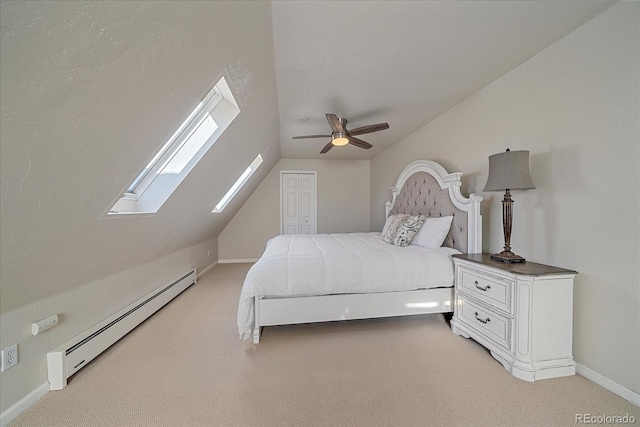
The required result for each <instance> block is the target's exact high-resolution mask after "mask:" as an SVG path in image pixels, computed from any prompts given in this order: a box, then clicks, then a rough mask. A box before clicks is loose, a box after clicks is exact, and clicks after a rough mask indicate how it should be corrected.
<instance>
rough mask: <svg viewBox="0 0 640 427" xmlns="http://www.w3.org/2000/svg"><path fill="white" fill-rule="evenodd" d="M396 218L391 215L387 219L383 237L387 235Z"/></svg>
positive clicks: (383, 228) (382, 233)
mask: <svg viewBox="0 0 640 427" xmlns="http://www.w3.org/2000/svg"><path fill="white" fill-rule="evenodd" d="M395 217H396V216H395V215H389V217H388V218H387V222H385V223H384V227H382V232H381V233H380V234H381V235H382V236H384V235H385V233H386V232H387V230H388V229H389V226H390V225H391V223H392V222H393V218H395Z"/></svg>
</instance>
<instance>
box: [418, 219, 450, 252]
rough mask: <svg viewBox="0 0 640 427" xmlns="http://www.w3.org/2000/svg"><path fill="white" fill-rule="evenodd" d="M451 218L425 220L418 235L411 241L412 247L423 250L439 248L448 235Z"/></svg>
mask: <svg viewBox="0 0 640 427" xmlns="http://www.w3.org/2000/svg"><path fill="white" fill-rule="evenodd" d="M451 221H453V216H442V217H440V218H427V220H426V221H425V222H424V224H422V227H420V230H419V231H418V233H417V234H416V235H415V236H414V238H413V240H411V244H412V245H416V246H422V247H425V248H439V247H440V246H442V243H443V242H444V239H445V238H446V237H447V234H449V229H450V228H451Z"/></svg>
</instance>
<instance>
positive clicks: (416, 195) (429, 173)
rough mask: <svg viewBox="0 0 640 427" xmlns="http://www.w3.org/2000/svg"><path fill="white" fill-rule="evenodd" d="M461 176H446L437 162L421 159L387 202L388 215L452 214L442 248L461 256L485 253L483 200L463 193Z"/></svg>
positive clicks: (401, 178)
mask: <svg viewBox="0 0 640 427" xmlns="http://www.w3.org/2000/svg"><path fill="white" fill-rule="evenodd" d="M461 177H462V173H451V174H450V173H447V171H446V170H445V169H444V168H443V167H442V166H440V165H439V164H438V163H436V162H432V161H429V160H418V161H415V162H413V163H411V164H410V165H408V166H407V167H406V168H404V170H403V171H402V173H400V176H399V177H398V181H397V182H396V185H395V186H394V187H391V193H392V196H393V198H392V200H391V201H390V202H387V203H386V216H389V215H395V214H398V213H405V214H409V215H424V216H426V217H427V218H434V217H441V216H449V215H453V222H452V224H451V229H450V230H449V234H448V235H447V237H446V239H445V241H444V243H443V246H448V247H451V248H454V249H457V250H459V251H460V252H462V253H480V252H482V218H481V216H480V202H481V201H482V197H480V196H478V195H475V194H471V195H470V196H469V197H468V198H467V197H465V196H463V195H462V193H461V192H460V185H461V182H460V178H461Z"/></svg>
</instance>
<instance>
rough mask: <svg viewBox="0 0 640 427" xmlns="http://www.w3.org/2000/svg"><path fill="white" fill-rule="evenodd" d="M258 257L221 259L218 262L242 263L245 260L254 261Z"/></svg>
mask: <svg viewBox="0 0 640 427" xmlns="http://www.w3.org/2000/svg"><path fill="white" fill-rule="evenodd" d="M256 261H258V258H248V259H221V260H219V261H218V262H219V263H220V264H242V263H245V262H256Z"/></svg>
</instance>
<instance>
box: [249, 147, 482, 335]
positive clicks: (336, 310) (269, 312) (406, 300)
mask: <svg viewBox="0 0 640 427" xmlns="http://www.w3.org/2000/svg"><path fill="white" fill-rule="evenodd" d="M417 172H427V173H428V174H430V175H431V176H433V177H434V178H435V179H436V181H437V182H438V184H439V185H440V188H441V189H442V190H445V189H448V191H449V198H450V199H451V202H452V203H453V205H454V206H455V207H456V208H457V209H459V210H461V211H464V212H467V218H468V221H467V223H468V224H467V230H466V231H467V241H468V248H467V249H468V253H480V252H482V217H481V215H480V202H481V201H482V197H480V196H478V195H475V194H471V195H470V196H469V197H468V198H467V197H465V196H463V195H462V193H461V192H460V185H461V182H460V178H461V177H462V173H460V172H458V173H447V171H446V170H445V169H444V168H443V167H442V166H440V165H439V164H438V163H435V162H432V161H428V160H418V161H415V162H413V163H411V164H410V165H408V166H407V167H406V168H404V170H403V171H402V172H401V173H400V176H399V177H398V180H397V181H396V185H395V186H393V187H391V188H390V189H391V194H392V199H391V201H389V202H387V203H386V204H385V208H386V216H388V215H389V212H390V211H391V209H392V208H393V205H394V203H395V201H396V198H397V197H398V195H399V194H400V191H401V190H402V188H403V185H404V183H405V182H406V181H407V180H408V179H409V178H410V177H411V176H412V175H413V174H414V173H417ZM453 291H454V289H453V287H450V288H436V289H418V290H413V291H401V292H380V293H372V294H339V295H319V296H309V297H286V298H277V297H264V296H256V297H255V301H254V302H255V304H254V307H255V308H254V310H255V326H254V329H253V342H254V343H255V344H258V343H259V342H260V333H261V329H262V327H263V326H275V325H290V324H298V323H315V322H329V321H338V320H353V319H369V318H376V317H392V316H410V315H415V314H430V313H450V312H452V311H453V301H454V295H453Z"/></svg>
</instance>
